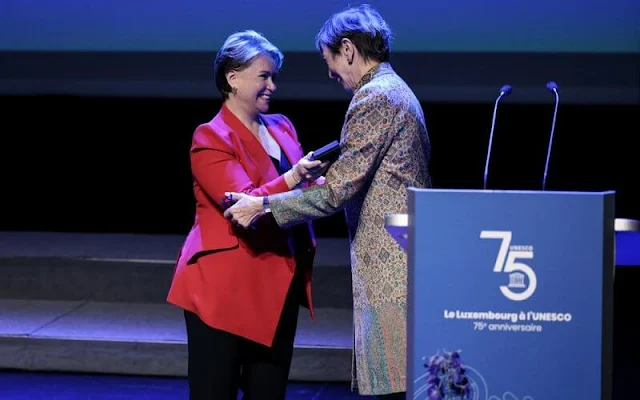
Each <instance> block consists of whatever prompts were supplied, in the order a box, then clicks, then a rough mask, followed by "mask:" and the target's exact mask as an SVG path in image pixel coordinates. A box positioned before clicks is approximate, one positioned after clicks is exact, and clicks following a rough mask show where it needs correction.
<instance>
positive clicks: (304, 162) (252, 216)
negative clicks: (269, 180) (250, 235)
mask: <svg viewBox="0 0 640 400" xmlns="http://www.w3.org/2000/svg"><path fill="white" fill-rule="evenodd" d="M310 156H311V153H308V154H307V155H306V156H304V158H301V159H300V160H299V161H298V162H297V163H296V165H294V166H293V168H291V169H292V171H293V173H295V174H297V175H298V177H299V178H300V180H301V181H311V180H316V179H318V178H319V177H320V176H322V174H323V173H324V172H325V171H326V169H327V167H328V166H329V163H328V162H326V161H325V162H320V161H319V160H315V161H311V160H309V158H310ZM225 196H226V199H227V201H228V202H230V203H233V205H232V206H231V207H229V208H227V209H226V210H225V212H224V216H225V218H227V219H230V220H231V222H233V223H234V224H235V225H236V226H241V227H243V228H249V227H250V226H252V225H253V223H255V222H256V221H257V220H258V218H260V217H261V216H263V215H264V214H265V211H264V207H263V197H255V196H250V195H248V194H245V193H236V192H226V193H225Z"/></svg>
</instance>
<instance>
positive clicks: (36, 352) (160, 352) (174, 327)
mask: <svg viewBox="0 0 640 400" xmlns="http://www.w3.org/2000/svg"><path fill="white" fill-rule="evenodd" d="M316 313H317V317H316V320H314V321H312V320H311V319H310V318H309V314H308V312H307V310H305V309H302V310H301V311H300V315H299V327H298V332H297V336H296V340H295V350H294V355H293V362H292V367H291V374H290V379H291V380H296V381H325V382H327V381H345V382H346V381H349V379H350V373H351V372H350V371H351V370H350V368H351V344H352V341H353V339H352V313H351V310H348V309H332V308H319V309H317V310H316ZM2 368H10V369H22V370H39V371H74V372H100V373H116V374H132V375H159V376H186V372H187V345H186V333H185V328H184V320H183V316H182V312H181V310H180V309H178V308H176V307H173V306H171V305H167V304H149V303H122V302H118V303H105V302H87V301H43V300H12V299H2V300H0V369H2Z"/></svg>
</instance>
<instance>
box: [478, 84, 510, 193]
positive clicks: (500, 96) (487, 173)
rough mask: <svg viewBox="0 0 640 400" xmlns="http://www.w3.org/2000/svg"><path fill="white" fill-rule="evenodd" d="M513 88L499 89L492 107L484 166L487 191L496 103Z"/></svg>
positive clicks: (496, 110)
mask: <svg viewBox="0 0 640 400" xmlns="http://www.w3.org/2000/svg"><path fill="white" fill-rule="evenodd" d="M512 90H513V88H512V87H511V85H504V86H503V87H501V88H500V94H499V95H498V98H496V103H495V105H494V106H493V118H492V119H491V133H489V149H488V150H487V160H486V161H485V164H484V186H483V187H484V189H485V190H486V189H487V176H488V175H489V160H490V159H491V146H492V145H493V131H494V129H495V127H496V114H497V112H498V103H499V102H500V100H502V98H503V97H505V96H508V95H510V94H511V91H512Z"/></svg>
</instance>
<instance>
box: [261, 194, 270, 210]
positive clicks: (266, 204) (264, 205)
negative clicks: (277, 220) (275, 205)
mask: <svg viewBox="0 0 640 400" xmlns="http://www.w3.org/2000/svg"><path fill="white" fill-rule="evenodd" d="M262 211H264V212H265V213H270V212H271V207H269V196H263V197H262Z"/></svg>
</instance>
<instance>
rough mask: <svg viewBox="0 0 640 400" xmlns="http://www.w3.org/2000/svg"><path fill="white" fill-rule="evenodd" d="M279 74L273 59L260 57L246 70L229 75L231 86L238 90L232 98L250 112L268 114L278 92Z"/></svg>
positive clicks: (232, 72) (231, 72) (265, 56)
mask: <svg viewBox="0 0 640 400" xmlns="http://www.w3.org/2000/svg"><path fill="white" fill-rule="evenodd" d="M277 74H278V70H277V68H276V64H275V63H274V61H273V59H272V58H271V57H270V56H268V55H260V56H258V57H256V59H255V60H253V61H252V62H251V64H249V66H247V67H246V68H244V69H242V70H240V71H229V72H228V73H227V81H228V82H229V85H230V86H231V87H232V88H235V89H237V90H236V91H235V93H234V94H231V96H233V97H234V99H235V100H236V101H237V102H238V103H239V104H241V105H242V108H244V109H245V110H246V111H248V112H251V113H253V112H256V111H257V112H259V113H266V112H268V111H269V102H270V100H271V96H272V95H273V93H274V92H275V91H276V84H275V80H276V76H277Z"/></svg>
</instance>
